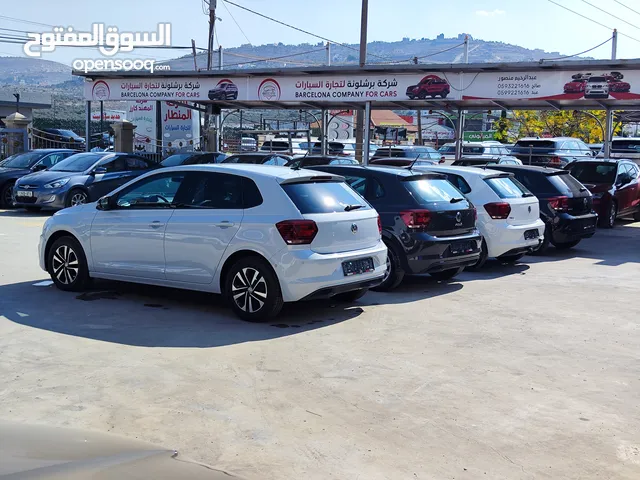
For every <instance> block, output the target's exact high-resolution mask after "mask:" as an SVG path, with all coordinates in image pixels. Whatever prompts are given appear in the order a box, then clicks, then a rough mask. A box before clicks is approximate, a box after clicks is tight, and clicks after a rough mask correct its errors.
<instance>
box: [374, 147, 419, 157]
mask: <svg viewBox="0 0 640 480" xmlns="http://www.w3.org/2000/svg"><path fill="white" fill-rule="evenodd" d="M411 153H412V152H410V151H407V150H403V149H402V148H379V149H378V150H376V157H396V158H403V157H410V156H411ZM415 156H416V157H417V156H418V154H417V153H416V155H415ZM414 158H415V157H414Z"/></svg>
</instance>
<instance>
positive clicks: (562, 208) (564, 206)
mask: <svg viewBox="0 0 640 480" xmlns="http://www.w3.org/2000/svg"><path fill="white" fill-rule="evenodd" d="M548 202H549V207H551V208H552V209H554V210H555V211H557V212H566V211H567V210H569V198H568V197H564V196H561V197H552V198H550V199H549V200H548Z"/></svg>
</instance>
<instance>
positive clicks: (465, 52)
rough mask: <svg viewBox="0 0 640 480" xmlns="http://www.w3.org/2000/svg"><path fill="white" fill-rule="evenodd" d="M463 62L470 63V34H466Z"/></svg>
mask: <svg viewBox="0 0 640 480" xmlns="http://www.w3.org/2000/svg"><path fill="white" fill-rule="evenodd" d="M462 63H469V35H465V36H464V53H463V54H462Z"/></svg>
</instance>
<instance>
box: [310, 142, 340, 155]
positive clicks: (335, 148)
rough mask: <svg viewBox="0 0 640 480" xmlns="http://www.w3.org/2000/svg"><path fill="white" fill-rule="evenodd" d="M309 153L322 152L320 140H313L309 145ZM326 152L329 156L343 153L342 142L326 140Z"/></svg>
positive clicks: (318, 153)
mask: <svg viewBox="0 0 640 480" xmlns="http://www.w3.org/2000/svg"><path fill="white" fill-rule="evenodd" d="M311 153H313V154H316V155H320V154H322V142H314V144H313V145H312V146H311ZM327 154H328V155H331V156H336V155H343V154H344V143H341V142H327Z"/></svg>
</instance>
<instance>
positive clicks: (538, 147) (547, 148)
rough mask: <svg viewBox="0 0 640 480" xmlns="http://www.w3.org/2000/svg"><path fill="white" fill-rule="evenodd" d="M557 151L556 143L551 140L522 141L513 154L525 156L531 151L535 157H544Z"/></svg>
mask: <svg viewBox="0 0 640 480" xmlns="http://www.w3.org/2000/svg"><path fill="white" fill-rule="evenodd" d="M555 149H556V142H554V141H551V140H520V141H519V142H518V143H516V144H515V145H514V146H513V149H512V150H511V153H514V154H519V155H525V154H528V153H529V151H531V153H532V154H533V155H536V154H538V155H544V154H546V153H551V152H552V151H554V150H555Z"/></svg>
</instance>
